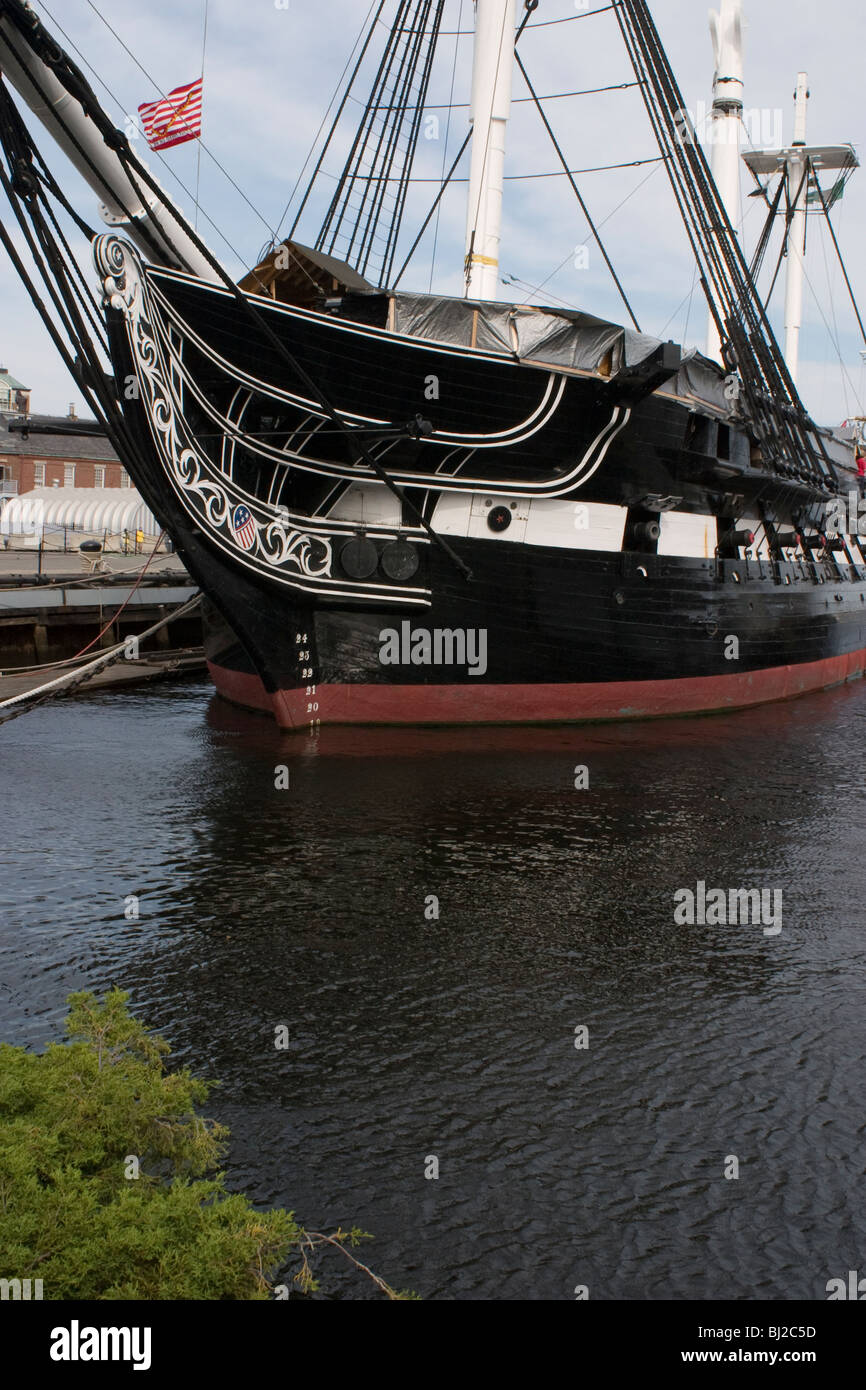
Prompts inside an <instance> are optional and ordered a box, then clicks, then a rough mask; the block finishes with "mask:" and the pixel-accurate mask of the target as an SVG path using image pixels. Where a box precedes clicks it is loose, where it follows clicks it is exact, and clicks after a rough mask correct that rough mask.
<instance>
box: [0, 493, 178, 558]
mask: <svg viewBox="0 0 866 1390" xmlns="http://www.w3.org/2000/svg"><path fill="white" fill-rule="evenodd" d="M64 529H68V530H69V531H75V532H77V533H80V534H81V536H82V539H84V538H85V537H88V536H94V537H97V538H99V537H102V536H103V535H109V536H120V535H121V534H122V533H123V532H124V531H128V532H129V533H130V535H135V532H136V531H143V532H144V534H145V535H146V536H158V535H159V533H160V530H161V527H160V526H159V523H158V522H157V520H156V518H155V517H154V515H153V513H152V512H151V511H150V509H149V508H148V507H147V506H146V505H145V503H144V502H143V500H142V498H141V497H140V495H139V494H138V493H137V492H136V491H135V490H134V489H133V488H118V487H37V488H33V489H32V490H31V491H30V492H24V493H21V494H20V495H19V496H18V497H10V498H9V500H8V501H7V502H6V504H5V506H4V507H3V511H2V515H0V535H2V536H10V537H11V536H20V537H22V538H25V541H26V540H27V539H33V540H35V542H36V543H37V544H38V543H39V538H40V536H42V534H43V533H44V532H46V531H47V532H57V531H62V530H64Z"/></svg>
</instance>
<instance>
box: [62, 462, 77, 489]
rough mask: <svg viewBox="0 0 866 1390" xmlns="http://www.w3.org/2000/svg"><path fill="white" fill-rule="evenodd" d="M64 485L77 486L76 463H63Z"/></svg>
mask: <svg viewBox="0 0 866 1390" xmlns="http://www.w3.org/2000/svg"><path fill="white" fill-rule="evenodd" d="M63 486H64V487H75V464H74V463H64V465H63Z"/></svg>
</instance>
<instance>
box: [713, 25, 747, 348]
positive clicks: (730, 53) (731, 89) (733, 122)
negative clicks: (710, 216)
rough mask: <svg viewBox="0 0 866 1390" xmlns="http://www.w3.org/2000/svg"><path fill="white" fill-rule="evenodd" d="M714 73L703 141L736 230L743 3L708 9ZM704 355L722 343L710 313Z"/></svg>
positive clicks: (738, 198)
mask: <svg viewBox="0 0 866 1390" xmlns="http://www.w3.org/2000/svg"><path fill="white" fill-rule="evenodd" d="M710 34H711V35H712V40H713V54H714V57H715V65H716V67H715V74H714V76H713V110H712V116H711V118H710V125H709V128H708V129H707V131H706V136H705V138H706V140H707V143H708V144H709V145H710V168H711V169H712V171H713V178H714V179H715V181H716V187H717V188H718V190H719V194H720V196H721V199H722V202H723V203H724V205H725V208H726V210H727V214H728V217H729V218H730V220H731V225H732V226H733V228H734V230H735V231H736V229H737V227H738V226H739V223H740V126H741V122H742V116H743V4H742V0H721V7H720V11H719V12H718V13H717V12H716V11H715V10H710ZM707 356H708V357H712V358H714V359H715V360H716V361H718V360H719V358H720V356H721V344H720V342H719V335H718V332H717V330H716V325H715V320H714V319H713V316H712V314H710V316H709V321H708V325H707Z"/></svg>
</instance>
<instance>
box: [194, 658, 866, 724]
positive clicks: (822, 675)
mask: <svg viewBox="0 0 866 1390" xmlns="http://www.w3.org/2000/svg"><path fill="white" fill-rule="evenodd" d="M208 666H209V669H210V673H211V676H212V678H213V682H214V685H215V686H216V688H217V690H218V692H219V693H220V695H222V696H223V697H224V698H225V699H227V700H230V701H231V702H232V704H236V705H242V706H243V707H244V708H245V709H252V710H261V711H263V712H266V713H268V714H272V715H274V717H275V718H276V721H277V723H278V724H279V725H280V727H281V728H283V729H292V730H304V731H306V730H309V729H310V728H315V727H317V725H330V724H411V725H420V724H440V725H443V724H444V725H447V724H580V723H589V722H594V721H605V722H610V721H621V720H629V719H663V718H670V717H672V716H675V715H683V714H711V713H718V712H719V711H722V710H733V709H746V708H748V707H749V706H750V705H763V704H769V703H770V702H771V701H773V700H791V699H794V698H796V696H798V695H805V694H807V693H808V692H809V691H813V690H826V689H829V688H830V687H831V686H834V685H841V684H843V683H844V682H845V681H849V680H855V679H856V678H857V677H859V676H862V675H863V672H864V668H866V649H862V648H861V649H860V650H859V651H855V652H848V653H847V654H846V655H845V656H833V657H827V658H825V659H824V660H823V661H812V662H808V663H806V664H804V665H798V666H775V667H772V668H769V669H767V670H763V671H743V672H732V673H731V674H730V675H724V676H690V677H685V678H681V679H678V680H649V681H609V682H604V683H602V684H586V685H543V684H538V685H484V684H482V683H479V684H477V685H474V684H473V683H472V681H471V680H468V681H466V682H465V683H463V684H461V685H384V684H383V685H319V686H317V687H316V688H315V694H311V695H307V693H306V691H305V689H303V688H301V689H299V690H277V691H274V692H273V694H269V693H268V692H267V691H266V689H265V687H264V685H263V683H262V681H261V680H260V679H259V677H258V676H254V675H249V674H247V673H244V672H241V671H232V670H229V669H228V668H227V667H225V666H217V665H215V664H214V663H211V662H209V663H208Z"/></svg>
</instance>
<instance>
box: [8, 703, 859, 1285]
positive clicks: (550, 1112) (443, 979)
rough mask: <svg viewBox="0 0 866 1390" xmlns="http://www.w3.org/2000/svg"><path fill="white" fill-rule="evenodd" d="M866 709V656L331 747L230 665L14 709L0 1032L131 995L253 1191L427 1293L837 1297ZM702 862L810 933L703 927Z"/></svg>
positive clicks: (851, 1119)
mask: <svg viewBox="0 0 866 1390" xmlns="http://www.w3.org/2000/svg"><path fill="white" fill-rule="evenodd" d="M864 737H866V685H864V684H862V683H859V684H856V685H852V686H850V687H847V688H845V689H843V690H840V691H837V692H832V693H829V694H826V695H820V696H814V697H809V698H807V699H804V700H801V701H798V702H796V703H793V704H789V705H785V706H776V707H773V708H768V709H765V710H759V711H754V712H749V713H742V714H737V715H731V716H725V717H720V718H713V719H699V720H689V721H680V722H675V723H666V724H647V725H641V726H638V725H635V726H632V727H623V728H612V727H606V728H596V729H587V728H584V729H569V730H542V731H526V730H499V731H496V730H494V731H487V732H484V731H477V730H473V731H466V730H464V731H459V732H449V731H428V732H401V733H393V732H388V731H382V730H379V731H372V730H371V731H363V730H351V731H347V732H341V731H325V732H324V733H323V734H322V736H321V737H320V738H319V739H318V740H315V741H312V740H310V739H307V738H302V739H292V738H287V737H286V736H284V735H280V734H279V733H278V732H277V730H276V728H275V727H273V726H272V725H271V724H270V723H269V722H268V721H266V720H264V719H262V718H258V717H255V716H246V715H244V714H243V713H240V712H238V711H235V710H232V709H230V708H229V707H228V706H225V705H223V704H222V703H221V702H220V701H219V700H217V699H216V697H214V696H212V694H211V691H210V688H209V687H208V686H207V685H205V684H197V683H196V684H178V685H175V686H162V687H160V688H152V689H149V690H146V691H144V692H143V693H129V692H126V693H123V694H117V695H110V694H106V695H103V696H101V697H99V698H98V699H94V700H90V701H87V702H84V701H81V702H59V703H56V704H54V705H49V706H47V707H45V708H43V709H40V710H37V711H36V712H34V713H33V714H31V715H29V716H26V717H24V718H22V719H19V720H17V721H16V722H14V723H12V724H9V725H7V726H5V727H4V728H3V730H2V731H0V778H2V784H3V788H4V791H3V804H4V810H5V815H4V818H3V821H4V834H3V849H2V858H0V866H2V880H0V909H2V919H3V926H2V935H0V980H2V987H0V1036H2V1037H3V1038H4V1039H5V1040H7V1041H9V1042H13V1043H19V1044H27V1045H28V1046H31V1047H34V1048H39V1047H41V1046H43V1045H44V1044H45V1042H46V1041H47V1040H48V1039H49V1038H51V1037H54V1036H57V1034H58V1031H59V1026H60V1023H61V1021H62V1018H63V1016H64V1012H65V997H66V995H67V994H68V993H69V992H70V991H71V990H73V989H81V988H90V989H93V990H96V991H102V990H104V989H106V988H107V987H109V986H111V985H120V986H122V987H124V988H126V989H129V990H130V991H131V993H132V1005H133V1007H134V1008H135V1010H136V1012H137V1013H139V1014H140V1015H141V1016H142V1017H144V1018H145V1019H147V1020H148V1022H149V1023H150V1024H151V1025H152V1026H153V1027H155V1028H156V1029H157V1030H158V1031H160V1032H162V1033H163V1034H164V1035H165V1036H166V1037H167V1038H168V1039H169V1040H170V1042H171V1043H172V1045H173V1049H174V1052H175V1055H176V1056H178V1057H179V1058H180V1059H182V1060H183V1061H184V1062H186V1063H188V1064H189V1065H190V1066H191V1067H192V1068H193V1069H194V1070H195V1071H197V1072H198V1073H201V1074H204V1075H207V1076H211V1077H218V1078H219V1079H220V1081H221V1083H222V1085H221V1086H220V1087H219V1088H218V1089H217V1090H216V1091H215V1092H214V1093H213V1094H212V1096H211V1099H210V1102H209V1104H208V1107H207V1109H208V1112H209V1113H211V1114H213V1115H215V1116H217V1117H218V1118H219V1119H221V1120H223V1121H224V1122H226V1123H227V1124H229V1125H230V1127H231V1129H232V1134H233V1138H232V1145H231V1150H230V1154H229V1161H228V1164H227V1172H228V1179H229V1183H230V1185H231V1186H232V1187H235V1188H238V1189H241V1190H243V1191H245V1192H247V1193H248V1194H249V1195H250V1196H252V1197H253V1198H254V1199H255V1200H257V1201H260V1202H262V1203H265V1204H282V1205H286V1206H289V1207H291V1208H293V1209H294V1210H295V1211H296V1213H297V1214H298V1216H299V1218H300V1219H302V1220H303V1221H304V1222H305V1223H306V1224H307V1225H308V1226H309V1227H310V1228H311V1229H318V1230H329V1229H331V1228H333V1227H334V1226H336V1225H337V1224H338V1223H340V1222H342V1223H343V1224H344V1225H345V1224H347V1223H348V1224H352V1223H357V1224H360V1225H361V1226H363V1227H364V1228H365V1229H367V1230H368V1231H371V1232H373V1233H374V1235H375V1242H374V1243H373V1244H372V1245H370V1246H368V1247H367V1248H366V1252H365V1254H364V1258H365V1259H367V1260H369V1262H370V1263H371V1264H372V1266H373V1267H374V1268H375V1269H376V1270H377V1271H378V1272H380V1273H381V1274H382V1275H384V1276H385V1277H386V1278H387V1279H389V1281H390V1282H392V1283H394V1284H396V1285H397V1286H398V1287H407V1286H408V1287H412V1288H414V1289H415V1290H417V1291H418V1292H419V1293H421V1294H422V1295H423V1296H424V1297H426V1298H446V1299H450V1298H459V1299H469V1298H472V1299H509V1300H513V1299H527V1298H528V1299H542V1298H544V1299H569V1298H573V1297H574V1292H573V1291H574V1289H575V1287H576V1286H577V1285H587V1286H588V1287H589V1291H590V1296H591V1297H592V1298H594V1299H595V1298H601V1299H623V1298H637V1299H661V1298H700V1299H714V1298H725V1297H735V1298H750V1299H770V1298H781V1299H794V1298H806V1299H815V1298H824V1297H826V1293H825V1286H826V1282H827V1280H828V1279H830V1278H833V1277H836V1276H844V1275H845V1273H846V1271H847V1270H849V1269H861V1270H863V1269H866V1239H864V1236H866V1216H864V1205H863V1202H862V1198H861V1196H860V1189H861V1187H862V1177H863V1174H864V1169H866V1161H864V1134H866V1115H864V1103H866V1076H864V1066H863V1059H864V1052H866V1023H864V1008H863V1005H864V996H866V973H864V966H866V932H864V926H866V910H864V888H866V871H864V862H863V861H864V847H863V845H864V835H863V831H864V823H866V779H864V776H863V757H862V752H861V748H862V744H863V740H864ZM283 764H284V765H286V766H287V767H288V769H289V774H290V788H289V790H287V791H280V790H276V788H275V785H274V782H275V776H274V770H275V767H277V766H278V765H283ZM578 764H582V765H586V766H587V767H588V769H589V779H590V786H589V789H588V790H576V789H575V787H574V780H575V767H576V766H577V765H578ZM699 879H703V880H705V881H706V883H707V884H708V886H721V887H724V888H731V887H741V886H742V887H765V888H780V889H781V890H782V893H783V904H784V910H783V930H782V931H781V933H780V934H778V935H776V936H770V935H766V934H765V933H764V931H763V930H762V927H761V925H760V924H755V925H752V924H743V925H729V926H694V927H688V926H678V925H676V924H675V923H674V920H673V894H674V893H675V891H676V890H677V889H679V888H682V887H689V886H690V887H692V888H694V887H695V884H696V882H697V880H699ZM130 894H135V895H137V896H138V897H139V898H140V911H141V916H140V920H139V921H138V922H137V923H136V922H130V921H127V920H125V918H124V915H123V906H124V899H125V898H126V897H127V896H128V895H130ZM431 895H435V897H437V898H438V900H439V918H438V920H428V919H427V918H425V903H428V900H429V898H430V897H431ZM427 910H428V911H429V910H430V907H429V903H428V909H427ZM281 1023H284V1024H286V1025H288V1028H289V1033H290V1047H289V1049H288V1051H277V1050H276V1049H275V1047H274V1037H275V1031H274V1030H275V1027H276V1026H277V1025H278V1024H281ZM581 1025H586V1026H587V1027H588V1028H589V1044H590V1045H589V1048H588V1049H587V1050H578V1049H577V1048H576V1047H575V1029H576V1028H579V1027H580V1026H581ZM729 1155H735V1156H737V1158H738V1159H739V1165H740V1168H739V1172H740V1176H739V1178H738V1179H736V1180H726V1179H725V1177H724V1170H725V1163H726V1158H727V1156H729ZM430 1156H435V1157H436V1158H437V1159H438V1162H439V1174H440V1175H439V1178H438V1180H431V1179H427V1178H425V1176H424V1174H425V1166H428V1167H429V1164H427V1160H428V1157H430ZM335 1258H336V1257H335ZM323 1273H324V1277H325V1279H326V1282H327V1285H328V1288H329V1289H330V1290H331V1291H333V1292H335V1293H343V1294H346V1295H349V1296H351V1297H368V1296H371V1291H370V1290H368V1288H367V1285H366V1284H365V1283H364V1282H362V1281H360V1276H358V1277H355V1276H351V1277H350V1276H347V1275H344V1273H343V1271H342V1268H341V1267H339V1264H338V1262H335V1261H330V1260H329V1261H327V1262H326V1265H325V1268H324V1271H323Z"/></svg>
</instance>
